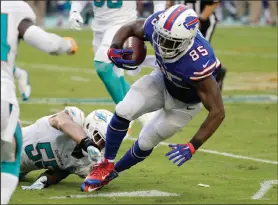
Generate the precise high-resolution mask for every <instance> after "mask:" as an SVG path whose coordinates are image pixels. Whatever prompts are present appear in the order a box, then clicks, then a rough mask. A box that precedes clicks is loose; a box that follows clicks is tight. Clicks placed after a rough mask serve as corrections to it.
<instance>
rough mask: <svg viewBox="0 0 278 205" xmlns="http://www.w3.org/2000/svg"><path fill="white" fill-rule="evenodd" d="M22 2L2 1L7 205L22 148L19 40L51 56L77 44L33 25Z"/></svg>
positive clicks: (3, 196) (73, 49) (3, 176)
mask: <svg viewBox="0 0 278 205" xmlns="http://www.w3.org/2000/svg"><path fill="white" fill-rule="evenodd" d="M35 21H36V16H35V14H34V12H33V10H32V8H31V7H30V6H29V5H28V4H27V3H26V2H24V1H1V204H8V203H9V200H10V198H11V196H12V193H13V192H14V190H15V188H16V185H17V183H18V175H19V166H20V153H21V146H22V144H21V143H22V139H21V129H20V125H19V123H18V120H19V105H18V101H17V98H16V92H15V83H14V72H13V71H14V66H15V59H16V56H17V49H18V44H19V42H20V40H24V41H25V42H26V43H27V44H29V45H31V46H32V47H35V48H37V49H39V50H41V51H44V52H46V53H49V54H52V55H61V54H69V55H71V54H74V53H75V52H76V51H77V45H76V42H75V41H74V40H73V39H72V38H62V37H60V36H58V35H55V34H53V33H48V32H46V31H44V30H43V29H41V28H40V27H37V26H36V25H35Z"/></svg>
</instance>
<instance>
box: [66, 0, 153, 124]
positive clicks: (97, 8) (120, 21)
mask: <svg viewBox="0 0 278 205" xmlns="http://www.w3.org/2000/svg"><path fill="white" fill-rule="evenodd" d="M87 3H91V4H92V5H93V10H94V18H93V20H92V30H93V32H94V35H93V36H94V38H93V42H92V46H93V49H94V66H95V69H96V72H97V74H98V76H99V77H100V79H101V80H102V82H103V83H104V85H105V87H106V89H107V91H108V93H109V94H110V96H111V97H112V99H113V101H114V103H115V104H118V103H119V102H121V101H122V100H123V98H124V96H125V95H126V93H127V92H128V90H129V88H130V85H129V83H128V82H127V81H126V80H125V78H124V71H123V70H122V69H121V68H118V67H116V66H115V65H114V64H113V62H111V60H110V59H109V58H108V56H107V51H108V49H109V47H110V45H111V42H112V39H113V37H114V35H115V33H116V32H117V31H118V30H119V28H120V27H121V26H123V25H124V24H126V23H128V22H131V21H135V20H136V19H137V10H136V1H124V0H116V1H114V0H113V1H112V0H100V1H72V4H71V10H70V16H69V22H70V27H71V29H74V30H81V29H82V25H83V18H82V16H81V12H82V10H83V9H84V7H85V6H86V4H87ZM148 64H150V63H149V62H147V65H148ZM151 116H152V114H146V115H143V116H141V117H139V118H138V120H139V122H140V123H141V124H145V123H146V122H147V121H149V120H150V118H151Z"/></svg>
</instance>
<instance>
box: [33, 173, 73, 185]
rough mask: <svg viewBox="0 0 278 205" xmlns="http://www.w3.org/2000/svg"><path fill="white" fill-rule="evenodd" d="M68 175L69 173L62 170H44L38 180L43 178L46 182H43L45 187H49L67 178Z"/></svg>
mask: <svg viewBox="0 0 278 205" xmlns="http://www.w3.org/2000/svg"><path fill="white" fill-rule="evenodd" d="M69 175H70V173H69V172H67V171H63V170H46V171H45V172H44V173H42V174H41V175H40V176H39V178H41V177H44V176H45V177H46V178H47V180H46V181H45V182H44V184H45V187H49V186H51V185H54V184H58V183H59V182H60V181H62V180H63V179H65V178H67V177H68V176H69ZM39 178H38V179H39Z"/></svg>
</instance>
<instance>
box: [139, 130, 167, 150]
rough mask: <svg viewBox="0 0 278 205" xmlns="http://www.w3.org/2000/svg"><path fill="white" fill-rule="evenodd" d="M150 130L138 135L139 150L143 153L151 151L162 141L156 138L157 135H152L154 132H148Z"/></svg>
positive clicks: (158, 137)
mask: <svg viewBox="0 0 278 205" xmlns="http://www.w3.org/2000/svg"><path fill="white" fill-rule="evenodd" d="M150 129H152V128H149V129H148V133H147V132H144V131H143V132H142V133H140V137H139V139H138V145H139V148H140V149H141V150H143V151H147V150H151V149H153V148H154V147H155V146H156V145H157V144H158V143H159V142H161V141H162V140H161V137H160V136H158V134H154V130H150ZM151 136H154V137H151Z"/></svg>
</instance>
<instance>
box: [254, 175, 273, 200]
mask: <svg viewBox="0 0 278 205" xmlns="http://www.w3.org/2000/svg"><path fill="white" fill-rule="evenodd" d="M274 184H278V180H269V181H264V182H263V183H261V188H260V189H259V191H257V192H256V193H255V194H254V195H253V196H252V197H251V199H254V200H259V199H262V198H263V197H264V195H265V194H266V192H267V191H268V190H269V189H270V188H271V187H272V186H273V185H274Z"/></svg>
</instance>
